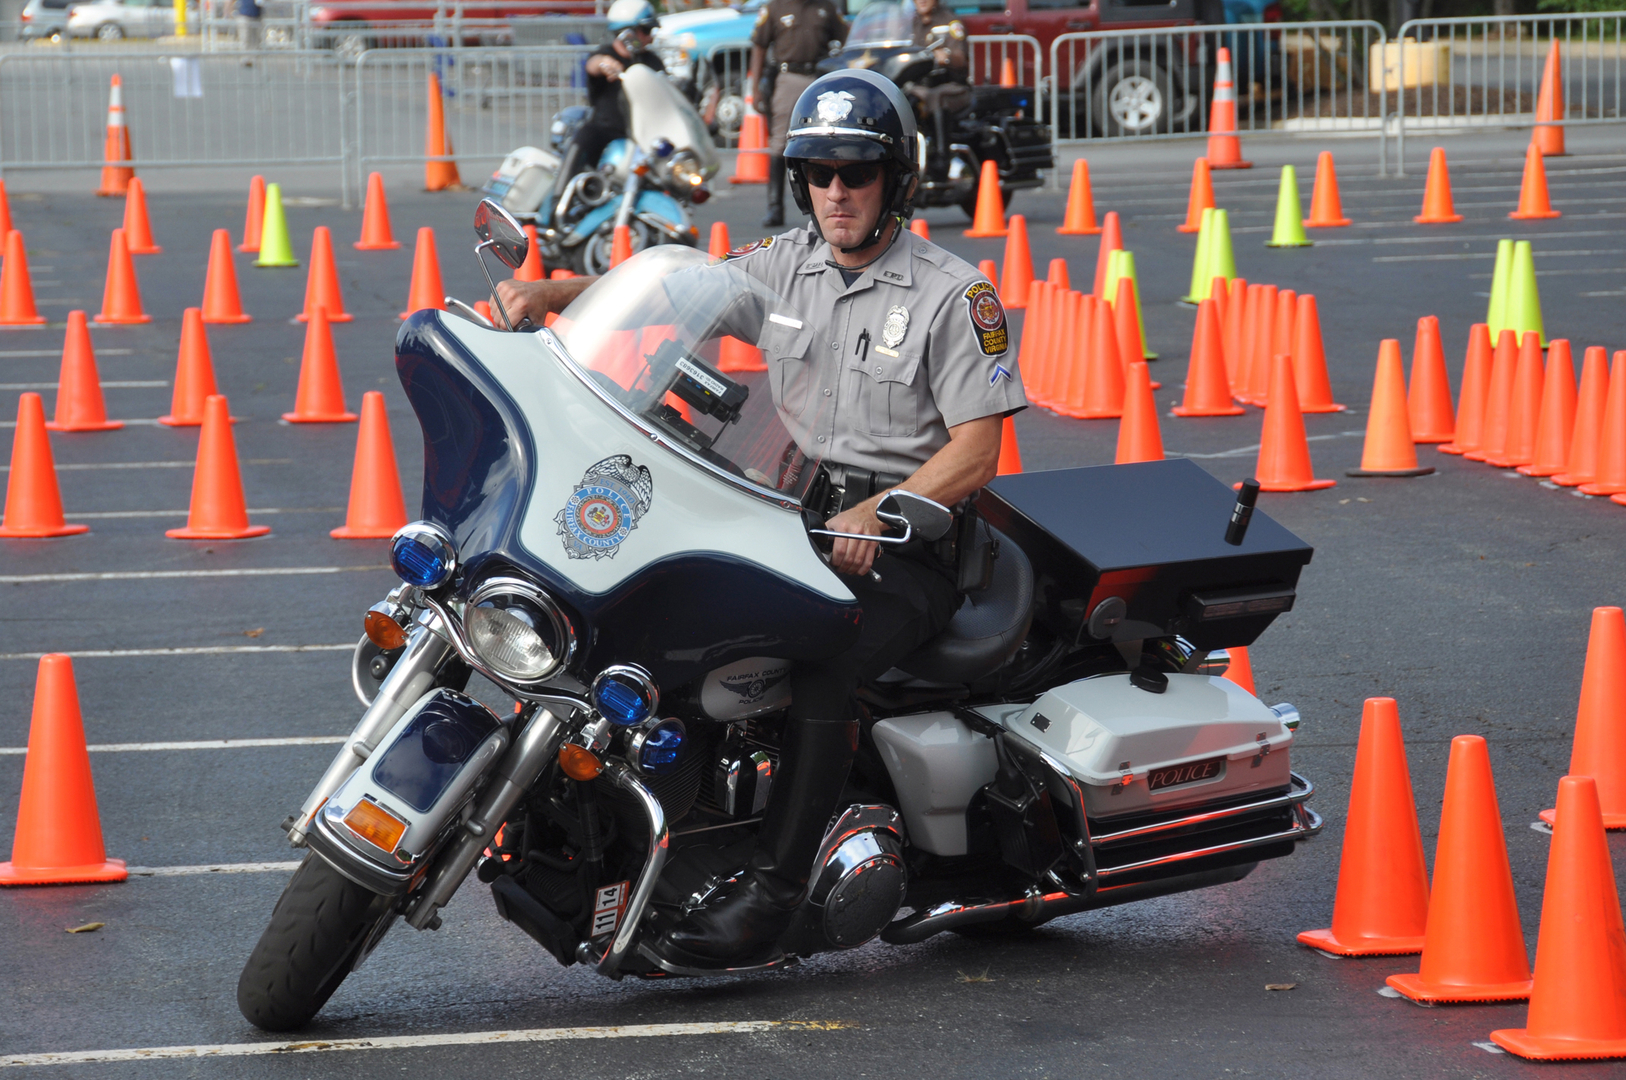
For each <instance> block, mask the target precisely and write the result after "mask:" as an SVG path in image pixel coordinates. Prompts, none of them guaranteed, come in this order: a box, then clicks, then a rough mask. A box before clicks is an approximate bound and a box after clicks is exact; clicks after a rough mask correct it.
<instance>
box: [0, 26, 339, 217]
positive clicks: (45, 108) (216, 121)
mask: <svg viewBox="0 0 1626 1080" xmlns="http://www.w3.org/2000/svg"><path fill="white" fill-rule="evenodd" d="M250 61H252V66H249V62H250ZM115 74H116V75H118V76H120V79H121V81H122V83H123V87H124V111H125V115H126V117H128V118H129V123H130V125H131V140H132V142H133V144H134V148H135V158H136V165H137V167H139V168H141V169H169V168H192V167H199V166H204V167H213V166H252V167H260V166H266V167H271V166H278V165H332V166H335V167H337V168H338V169H339V173H340V190H341V193H342V194H343V197H344V202H345V204H346V205H349V204H350V202H351V192H350V187H349V180H350V174H349V170H347V169H346V168H345V163H346V159H347V156H348V155H347V139H346V132H347V127H346V120H345V117H346V116H347V115H348V113H349V111H350V110H349V106H348V103H347V102H346V100H345V96H346V94H347V93H348V81H347V80H346V79H345V78H344V74H345V73H344V69H343V66H342V65H341V64H340V63H339V61H338V60H337V59H336V58H335V57H334V56H332V55H331V54H329V53H309V52H306V53H296V52H275V53H263V52H261V53H224V52H216V53H202V54H198V53H175V54H164V53H159V52H122V53H117V54H107V53H100V54H98V53H90V52H72V53H70V52H55V51H53V52H43V51H27V52H14V53H4V54H0V175H3V174H4V173H5V172H7V171H17V170H22V169H85V168H96V167H100V166H101V164H102V151H103V143H104V139H105V136H106V133H107V102H108V88H109V85H110V83H111V81H112V77H113V76H114V75H115Z"/></svg>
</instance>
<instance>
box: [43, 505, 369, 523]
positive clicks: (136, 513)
mask: <svg viewBox="0 0 1626 1080" xmlns="http://www.w3.org/2000/svg"><path fill="white" fill-rule="evenodd" d="M248 512H249V513H250V514H342V513H344V507H342V506H251V507H249V508H248ZM188 513H190V511H188V510H104V511H100V512H96V513H90V514H74V513H68V514H65V515H63V516H64V517H67V518H68V519H69V520H72V521H97V520H106V519H109V518H173V517H186V515H187V514H188Z"/></svg>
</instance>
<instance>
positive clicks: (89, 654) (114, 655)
mask: <svg viewBox="0 0 1626 1080" xmlns="http://www.w3.org/2000/svg"><path fill="white" fill-rule="evenodd" d="M354 648H355V645H353V644H352V645H185V646H177V647H176V648H173V649H80V650H77V651H76V650H73V649H69V650H65V651H64V652H62V653H51V654H47V653H43V652H13V653H0V660H38V659H39V658H40V657H42V656H46V655H65V656H71V657H73V658H74V659H75V660H115V659H122V658H123V657H126V656H217V655H232V654H242V653H291V652H293V653H298V652H349V651H350V650H351V649H354Z"/></svg>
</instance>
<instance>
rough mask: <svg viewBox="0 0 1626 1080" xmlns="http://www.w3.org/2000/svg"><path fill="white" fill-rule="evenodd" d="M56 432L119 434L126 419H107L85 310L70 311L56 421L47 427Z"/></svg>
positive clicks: (63, 342) (58, 388)
mask: <svg viewBox="0 0 1626 1080" xmlns="http://www.w3.org/2000/svg"><path fill="white" fill-rule="evenodd" d="M45 426H46V427H48V428H50V429H51V430H52V431H117V430H118V429H119V428H121V427H123V426H124V421H122V420H109V419H108V418H107V404H106V402H104V401H103V400H102V380H101V376H100V375H99V374H97V371H96V351H95V349H93V348H92V347H91V344H90V327H89V326H87V325H86V324H85V313H84V312H83V311H70V312H68V332H67V334H66V335H65V336H64V337H63V339H62V374H61V375H59V376H58V377H57V384H56V419H55V420H52V421H51V422H50V423H48V424H46V425H45Z"/></svg>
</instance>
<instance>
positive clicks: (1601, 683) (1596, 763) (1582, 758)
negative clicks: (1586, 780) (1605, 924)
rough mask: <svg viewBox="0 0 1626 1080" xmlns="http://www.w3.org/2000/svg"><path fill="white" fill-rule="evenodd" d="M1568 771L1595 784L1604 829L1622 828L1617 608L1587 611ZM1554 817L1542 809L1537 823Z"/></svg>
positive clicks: (1624, 704) (1621, 660)
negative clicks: (1589, 624) (1587, 627)
mask: <svg viewBox="0 0 1626 1080" xmlns="http://www.w3.org/2000/svg"><path fill="white" fill-rule="evenodd" d="M1570 772H1571V773H1572V774H1573V775H1576V776H1590V777H1592V778H1593V779H1594V780H1595V781H1597V784H1598V803H1599V805H1600V806H1601V807H1602V813H1603V827H1604V828H1606V829H1626V615H1623V614H1622V612H1621V609H1620V608H1618V607H1596V608H1593V609H1592V630H1591V633H1590V634H1589V635H1588V637H1587V643H1586V665H1585V666H1584V667H1583V668H1582V670H1581V701H1580V704H1579V706H1577V708H1576V710H1575V741H1574V742H1573V743H1571V745H1570ZM1556 814H1557V811H1556V810H1543V811H1542V812H1541V820H1543V821H1545V822H1546V823H1547V824H1549V825H1553V824H1556V821H1557V818H1556Z"/></svg>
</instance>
